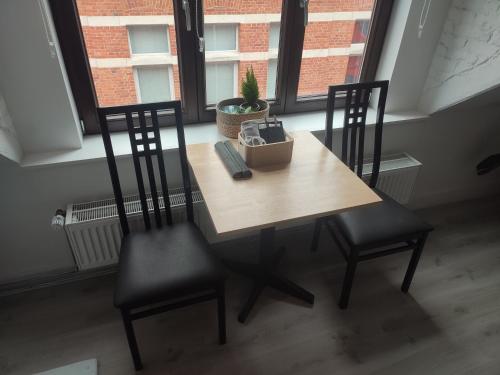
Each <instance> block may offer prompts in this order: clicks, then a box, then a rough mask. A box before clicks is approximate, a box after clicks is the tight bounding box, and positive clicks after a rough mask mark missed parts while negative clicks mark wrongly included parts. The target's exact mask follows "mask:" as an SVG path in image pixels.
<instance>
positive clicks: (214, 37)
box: [205, 24, 237, 52]
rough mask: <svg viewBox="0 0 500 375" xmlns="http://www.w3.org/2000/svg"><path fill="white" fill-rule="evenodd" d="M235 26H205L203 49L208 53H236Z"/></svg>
mask: <svg viewBox="0 0 500 375" xmlns="http://www.w3.org/2000/svg"><path fill="white" fill-rule="evenodd" d="M236 34H237V33H236V25H227V24H205V48H206V50H207V52H208V51H236V50H237V39H236Z"/></svg>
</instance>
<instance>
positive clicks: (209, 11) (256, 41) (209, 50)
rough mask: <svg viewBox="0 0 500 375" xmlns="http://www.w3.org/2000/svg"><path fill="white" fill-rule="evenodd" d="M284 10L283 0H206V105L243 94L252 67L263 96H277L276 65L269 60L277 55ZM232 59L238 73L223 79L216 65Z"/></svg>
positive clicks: (261, 96) (204, 6)
mask: <svg viewBox="0 0 500 375" xmlns="http://www.w3.org/2000/svg"><path fill="white" fill-rule="evenodd" d="M281 9H282V1H281V0H270V1H261V0H250V1H233V0H203V10H204V22H205V24H204V31H205V47H206V48H205V50H206V51H205V62H206V64H205V69H206V94H207V103H206V104H207V105H213V104H216V103H217V102H218V101H220V100H222V99H229V98H233V97H239V96H241V81H242V80H243V79H244V77H245V74H246V71H247V69H248V68H250V67H252V68H253V70H254V73H255V76H256V78H257V82H258V84H259V93H260V98H261V99H266V97H268V95H269V94H271V93H272V95H273V96H274V90H275V86H276V83H275V82H276V71H275V70H276V65H277V64H276V61H274V62H270V61H272V60H276V59H277V58H278V51H277V48H278V44H279V33H280V23H281ZM229 62H231V63H232V64H231V66H232V67H233V68H234V67H235V69H236V73H234V72H232V76H231V77H232V78H231V79H229V78H228V79H227V80H223V79H220V78H219V76H222V73H221V71H220V70H218V71H217V72H215V71H216V69H215V68H214V66H222V65H221V64H222V63H224V64H228V63H229ZM269 69H272V70H274V72H273V71H270V70H269ZM226 75H227V76H229V71H228V68H227V65H225V70H224V76H226ZM214 77H217V78H214ZM271 81H272V87H270V86H269V85H271Z"/></svg>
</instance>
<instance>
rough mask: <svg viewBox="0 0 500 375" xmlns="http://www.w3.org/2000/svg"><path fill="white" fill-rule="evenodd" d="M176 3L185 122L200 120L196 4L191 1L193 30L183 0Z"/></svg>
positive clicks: (178, 51) (179, 65) (178, 61)
mask: <svg viewBox="0 0 500 375" xmlns="http://www.w3.org/2000/svg"><path fill="white" fill-rule="evenodd" d="M172 1H173V3H174V17H175V33H176V38H177V63H178V67H179V77H180V84H181V96H182V112H183V121H184V123H194V122H198V121H199V116H198V111H197V109H198V94H197V71H196V69H197V64H196V58H197V56H196V48H197V46H196V40H195V39H196V38H195V34H196V33H195V27H194V23H195V13H194V12H195V6H194V5H195V4H194V1H191V0H190V1H191V4H190V5H191V6H190V9H191V15H190V17H191V25H192V29H191V31H187V29H186V14H185V13H184V9H183V8H182V0H172Z"/></svg>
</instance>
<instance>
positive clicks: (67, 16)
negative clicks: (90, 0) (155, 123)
mask: <svg viewBox="0 0 500 375" xmlns="http://www.w3.org/2000/svg"><path fill="white" fill-rule="evenodd" d="M172 1H173V9H174V15H173V17H174V25H175V28H176V43H177V45H176V50H177V55H176V57H177V64H178V68H179V69H178V70H179V82H180V92H181V98H182V107H183V120H184V123H185V124H190V123H198V122H208V121H214V120H215V116H216V113H215V106H214V105H211V106H207V105H205V103H206V77H205V64H207V63H211V62H206V61H205V53H200V52H199V50H198V45H197V38H196V35H195V32H194V30H195V22H196V21H195V20H198V28H199V30H201V31H202V33H203V35H204V31H203V27H204V21H203V20H204V17H203V14H204V11H203V0H198V1H199V2H200V3H201V6H200V3H198V7H196V6H195V3H194V1H195V0H188V1H189V2H190V5H191V6H190V9H191V14H190V16H191V20H192V30H191V31H187V30H186V15H185V14H184V10H183V9H182V6H181V0H172ZM393 3H394V0H375V4H374V8H373V10H372V17H371V20H372V21H371V25H370V30H369V34H368V39H367V41H366V47H365V51H364V58H363V63H362V69H361V73H360V82H363V81H371V80H374V79H375V74H376V70H377V66H378V62H379V58H380V55H381V52H382V47H383V43H384V39H385V34H386V31H387V26H388V23H389V20H390V16H391V11H392V6H393ZM49 5H50V8H51V11H52V16H53V19H54V24H55V28H56V31H57V35H58V38H59V43H60V46H61V50H62V54H63V59H64V61H65V66H66V70H67V73H68V77H69V81H70V85H71V89H72V92H73V96H74V99H75V102H76V106H77V110H78V114H79V116H80V119H81V120H82V121H83V123H84V125H85V134H97V133H100V127H99V123H98V117H97V103H98V101H97V95H96V91H95V86H94V82H93V78H92V71H91V68H90V63H89V59H88V54H87V51H86V48H85V41H84V38H83V31H82V27H81V23H80V17H79V14H78V9H77V5H76V0H49ZM196 9H197V10H198V17H196V14H195V12H196ZM272 23H273V22H270V23H269V25H270V26H269V27H270V28H271V25H272ZM228 24H234V23H232V22H228ZM174 25H170V24H169V25H165V26H166V28H167V31H166V32H167V37H168V43H169V44H168V47H169V55H170V54H171V51H172V46H171V43H170V35H169V34H170V30H169V27H170V26H174ZM235 25H236V47H237V49H236V52H238V51H239V49H240V46H239V32H240V30H239V24H235ZM139 26H140V25H139ZM127 29H128V28H127ZM127 34H128V38H129V48H130V55H131V57H132V56H138V55H144V54H133V53H132V47H131V44H130V35H129V31H128V30H127ZM304 35H305V27H304V9H302V8H300V6H299V1H297V0H283V1H282V10H281V21H280V35H279V47H278V56H277V72H276V89H275V98H274V99H270V100H268V102H269V104H270V113H271V114H284V113H298V112H307V111H317V110H325V109H326V98H327V95H326V93H325V94H324V95H315V96H308V97H297V94H298V86H299V79H300V67H301V61H302V50H303V46H304ZM269 49H270V48H269ZM273 50H274V49H273ZM147 55H154V53H151V54H149V53H148V54H147ZM161 55H164V53H161ZM273 59H274V57H273ZM268 61H269V60H268ZM214 63H215V61H214ZM239 63H240V62H239V61H234V64H235V65H236V67H237V68H236V69H237V70H239ZM138 66H140V65H132V69H134V70H135V69H136V68H137V67H138ZM168 67H169V69H170V70H171V71H173V67H172V66H171V65H168ZM238 83H239V82H238V79H236V80H235V84H236V85H238ZM170 84H171V86H172V85H173V80H172V82H171V83H170ZM171 95H173V96H174V97H175V95H176V94H175V90H172V87H171ZM266 96H267V91H266ZM176 99H178V98H176ZM179 99H180V98H179ZM336 103H337V106H339V107H341V106H343V105H344V103H343V100H342V99H340V100H337V101H336ZM114 121H115V122H116V124H114V126H112V128H113V131H121V130H125V129H126V125H125V122H124V120H123V119H120V118H118V119H116V120H114ZM159 122H160V126H170V125H174V118H173V116H171V115H165V116H161V117H160V118H159Z"/></svg>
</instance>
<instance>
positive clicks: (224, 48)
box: [204, 23, 238, 106]
mask: <svg viewBox="0 0 500 375" xmlns="http://www.w3.org/2000/svg"><path fill="white" fill-rule="evenodd" d="M237 35H238V28H237V25H235V24H216V23H211V24H205V27H204V38H205V50H206V54H205V61H206V64H205V87H206V103H207V105H209V106H213V105H215V104H217V102H219V101H221V100H224V99H228V98H233V97H235V96H237V95H238V94H237V90H235V72H236V71H237V68H238V64H237V59H238V57H237V56H238V55H237V49H238V39H237ZM235 53H236V54H235ZM227 60H233V61H234V62H226V61H227Z"/></svg>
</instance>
